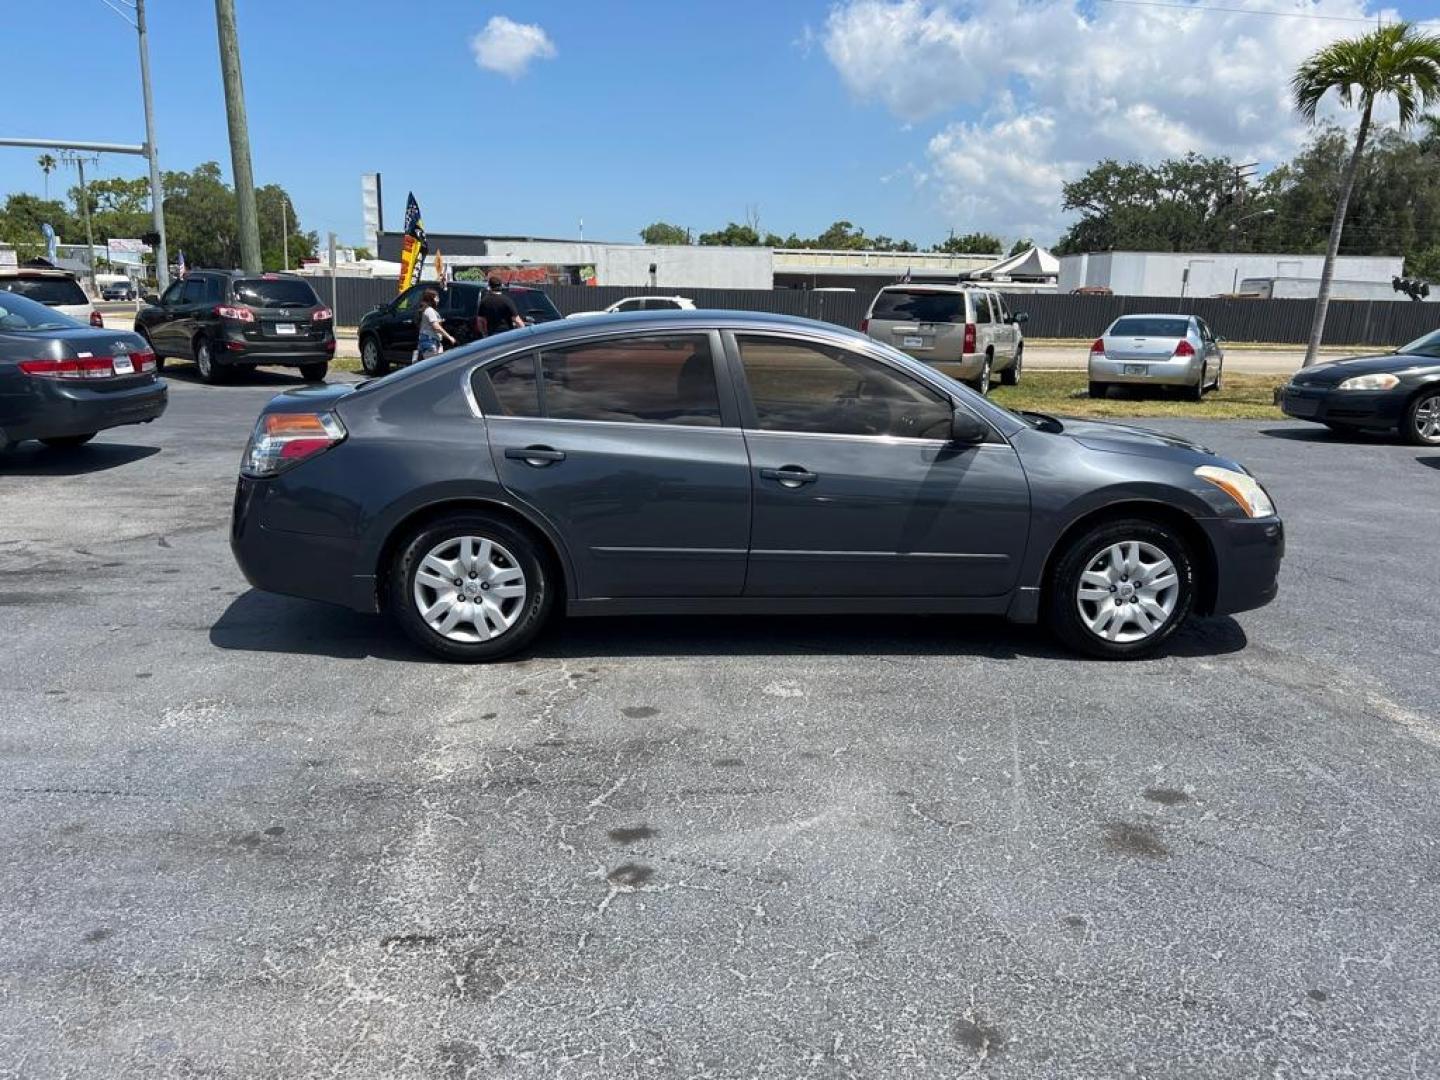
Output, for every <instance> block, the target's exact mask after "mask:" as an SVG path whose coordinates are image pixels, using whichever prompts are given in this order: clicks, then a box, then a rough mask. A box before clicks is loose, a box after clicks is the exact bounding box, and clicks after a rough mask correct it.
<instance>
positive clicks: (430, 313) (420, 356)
mask: <svg viewBox="0 0 1440 1080" xmlns="http://www.w3.org/2000/svg"><path fill="white" fill-rule="evenodd" d="M439 302H440V294H439V293H437V292H436V291H435V290H434V289H426V290H425V292H424V293H423V294H422V295H421V297H420V333H419V335H418V336H417V338H416V347H415V359H416V360H425V359H428V358H429V357H432V356H437V355H439V354H440V353H442V352H444V351H445V344H444V343H447V342H448V343H449V344H451V345H454V344H455V339H454V337H452V336H451V334H450V331H448V330H446V329H445V323H444V322H443V321H442V320H441V318H440V312H439V311H437V310H436V307H435V305H437V304H438V303H439Z"/></svg>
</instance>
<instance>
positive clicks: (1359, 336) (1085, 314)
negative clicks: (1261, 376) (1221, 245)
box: [312, 277, 1440, 345]
mask: <svg viewBox="0 0 1440 1080" xmlns="http://www.w3.org/2000/svg"><path fill="white" fill-rule="evenodd" d="M312 280H313V282H314V285H315V291H316V292H318V293H319V294H320V296H321V298H322V299H323V300H324V301H325V302H326V303H329V302H330V280H329V279H328V278H318V279H312ZM335 286H336V288H335V309H336V314H337V316H338V319H337V321H338V322H339V324H340V325H342V326H354V325H355V324H356V323H358V322H359V321H360V316H361V315H363V314H364V313H365V312H367V311H369V310H370V309H371V308H373V307H375V306H376V305H378V304H383V303H385V302H387V301H389V300H391V299H393V298H394V296H395V284H394V282H392V281H380V280H376V279H374V278H345V277H342V278H337V279H336V283H335ZM545 291H546V293H548V294H549V296H550V299H551V300H553V301H554V302H555V306H556V307H557V308H559V309H560V311H561V313H562V314H565V315H569V314H571V313H572V312H575V311H598V310H600V309H601V308H604V307H607V306H609V305H610V304H612V303H614V302H615V301H616V300H621V299H623V298H625V297H627V296H645V295H652V294H653V295H661V296H664V295H676V294H678V295H681V296H688V297H689V298H690V299H692V300H694V301H695V305H696V306H697V307H702V308H735V309H738V310H741V311H770V312H775V313H777V314H782V315H800V316H803V317H805V318H810V319H820V320H823V321H825V322H832V323H836V324H838V325H840V326H848V327H851V328H852V329H854V328H858V327H859V325H860V320H861V319H863V318H864V317H865V311H866V309H867V308H868V307H869V306H870V300H871V298H872V294H869V293H865V292H853V293H827V292H816V291H813V290H805V289H685V288H679V289H676V288H668V289H637V288H629V287H625V286H618V285H602V286H593V287H587V286H584V285H549V286H546V288H545ZM1006 301H1007V302H1008V303H1009V305H1010V307H1011V309H1012V310H1014V311H1024V312H1026V313H1028V314H1029V316H1030V321H1029V322H1028V323H1027V324H1026V326H1025V333H1026V335H1027V336H1028V337H1033V338H1094V337H1098V336H1099V335H1100V334H1101V333H1102V332H1103V331H1104V330H1105V328H1106V327H1107V326H1109V325H1110V323H1111V322H1113V321H1114V320H1115V319H1116V318H1118V317H1119V316H1121V315H1125V314H1132V313H1139V312H1184V313H1187V314H1195V315H1198V316H1200V318H1202V319H1204V320H1205V321H1206V322H1207V323H1208V324H1209V325H1210V329H1211V330H1213V331H1214V332H1215V333H1216V334H1218V335H1220V336H1221V337H1224V338H1227V339H1229V340H1230V341H1273V342H1279V343H1290V344H1296V343H1303V342H1304V341H1305V340H1306V339H1307V338H1308V337H1309V333H1310V319H1311V315H1312V312H1313V310H1314V301H1312V300H1219V299H1211V298H1199V299H1186V300H1177V299H1175V298H1173V297H1153V296H1152V297H1146V296H1055V295H1046V294H1040V293H1015V294H1009V295H1007V296H1006ZM1437 328H1440V304H1420V303H1415V302H1414V301H1411V300H1335V301H1332V302H1331V304H1330V310H1329V313H1328V315H1327V317H1326V320H1325V341H1326V343H1327V344H1335V345H1399V344H1401V343H1403V342H1406V341H1409V340H1411V339H1412V338H1417V337H1419V336H1420V335H1421V334H1425V333H1429V332H1430V331H1432V330H1435V329H1437Z"/></svg>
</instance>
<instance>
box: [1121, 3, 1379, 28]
mask: <svg viewBox="0 0 1440 1080" xmlns="http://www.w3.org/2000/svg"><path fill="white" fill-rule="evenodd" d="M1096 3H1103V4H1123V5H1125V6H1126V7H1154V8H1173V9H1175V10H1177V11H1218V12H1223V13H1226V14H1230V15H1271V16H1275V17H1276V18H1281V19H1320V20H1324V21H1326V22H1352V23H1367V24H1373V23H1374V22H1375V19H1373V18H1367V17H1366V16H1363V15H1322V14H1320V13H1319V12H1316V11H1265V10H1260V9H1256V8H1242V7H1219V6H1216V5H1212V4H1187V3H1184V2H1182V0H1096Z"/></svg>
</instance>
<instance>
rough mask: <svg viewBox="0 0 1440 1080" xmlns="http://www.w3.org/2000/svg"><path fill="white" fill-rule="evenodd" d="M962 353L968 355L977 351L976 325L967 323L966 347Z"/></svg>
mask: <svg viewBox="0 0 1440 1080" xmlns="http://www.w3.org/2000/svg"><path fill="white" fill-rule="evenodd" d="M962 351H964V352H967V353H972V352H975V351H976V349H975V324H974V323H973V322H967V323H966V324H965V347H964V349H963V350H962Z"/></svg>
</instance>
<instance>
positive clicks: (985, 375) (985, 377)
mask: <svg viewBox="0 0 1440 1080" xmlns="http://www.w3.org/2000/svg"><path fill="white" fill-rule="evenodd" d="M994 366H995V358H994V357H993V356H991V355H990V354H989V353H986V354H985V360H984V362H983V363H981V365H980V374H979V375H976V376H975V378H974V379H972V380H971V381H970V386H971V387H972V388H973V389H974V390H976V391H978V392H979V393H981V394H988V393H990V371H991V368H993V367H994Z"/></svg>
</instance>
